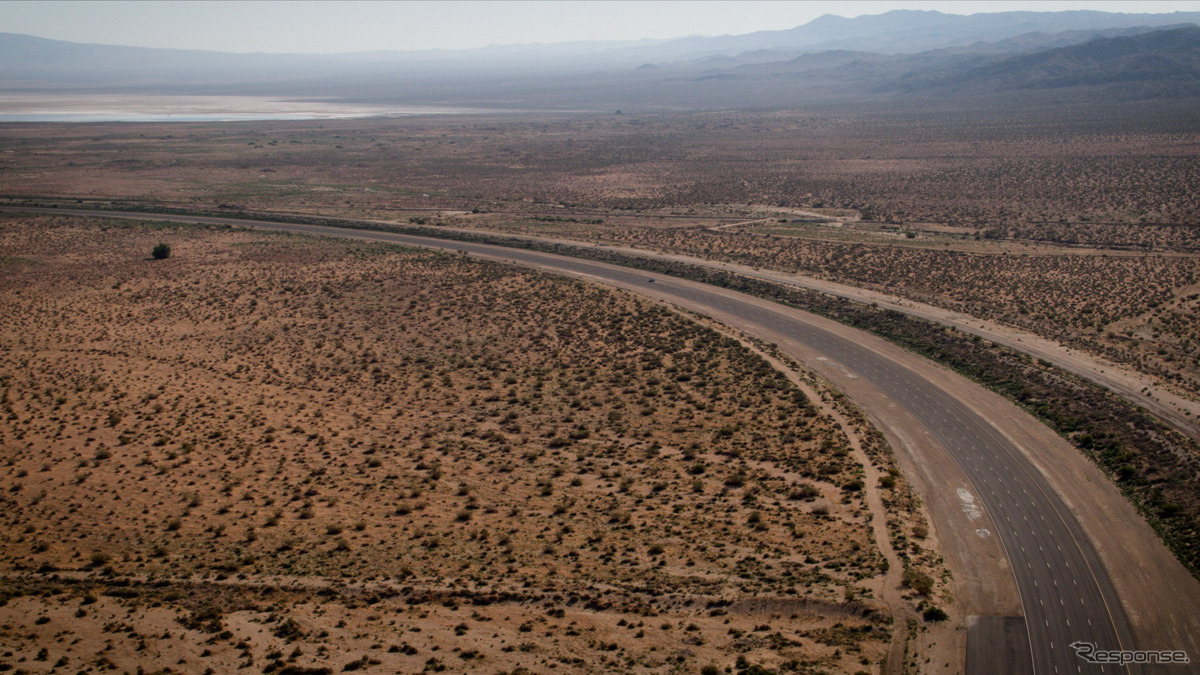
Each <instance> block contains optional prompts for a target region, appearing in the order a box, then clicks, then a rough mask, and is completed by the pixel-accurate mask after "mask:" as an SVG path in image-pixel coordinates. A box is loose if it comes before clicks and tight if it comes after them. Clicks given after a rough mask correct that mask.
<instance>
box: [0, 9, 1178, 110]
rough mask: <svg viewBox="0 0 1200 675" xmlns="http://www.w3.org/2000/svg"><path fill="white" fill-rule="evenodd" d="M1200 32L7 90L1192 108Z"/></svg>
mask: <svg viewBox="0 0 1200 675" xmlns="http://www.w3.org/2000/svg"><path fill="white" fill-rule="evenodd" d="M1196 24H1200V12H1187V13H1183V12H1177V13H1174V14H1114V13H1105V12H1090V11H1083V12H1079V11H1077V12H1001V13H993V14H975V15H970V16H958V15H951V14H943V13H941V12H927V11H908V10H902V11H893V12H887V13H885V14H880V15H874V16H862V17H857V18H853V19H846V18H842V17H836V16H828V15H827V16H824V17H821V18H820V19H817V20H815V21H813V22H811V23H809V24H806V25H804V26H798V27H795V28H791V29H787V30H779V31H763V32H758V33H750V34H747V35H727V36H720V37H690V38H681V39H677V40H644V41H635V42H614V43H606V42H587V43H561V44H553V45H512V46H494V47H488V48H485V49H477V50H459V51H436V50H435V51H423V52H387V51H384V52H364V53H354V54H336V55H306V54H232V53H220V52H206V51H191V50H172V49H146V48H139V47H119V46H108V45H87V44H76V43H69V42H60V41H55V40H46V39H42V38H36V37H31V36H27V35H14V34H0V89H3V90H7V91H10V92H26V93H28V92H37V91H56V92H61V91H90V92H121V91H136V92H142V93H179V94H184V93H186V94H235V95H236V94H255V95H264V96H287V97H321V98H338V99H342V100H347V101H357V102H386V103H397V104H403V103H411V104H436V105H454V106H481V107H497V108H514V107H517V108H563V109H597V110H603V109H623V110H626V111H632V110H651V109H660V110H661V109H666V110H679V109H728V108H768V107H780V106H794V105H802V104H807V103H819V102H828V101H859V100H876V99H888V98H891V99H895V98H905V97H908V98H913V97H915V98H921V97H946V96H974V95H980V94H992V93H995V92H1002V91H1010V90H1026V91H1030V90H1043V91H1054V90H1066V89H1079V90H1084V89H1088V90H1089V91H1093V93H1094V92H1097V91H1101V90H1103V92H1107V93H1113V92H1117V93H1119V94H1120V95H1121V96H1122V97H1125V98H1129V97H1135V98H1136V97H1158V96H1190V95H1195V94H1196V93H1197V81H1198V76H1197V73H1198V58H1197V50H1198V45H1197V43H1198V35H1200V26H1197V25H1196ZM1118 90H1119V92H1118ZM1089 95H1092V94H1089Z"/></svg>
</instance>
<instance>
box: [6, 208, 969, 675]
mask: <svg viewBox="0 0 1200 675" xmlns="http://www.w3.org/2000/svg"><path fill="white" fill-rule="evenodd" d="M158 241H167V242H169V243H170V244H171V246H172V248H173V255H172V256H171V257H170V258H169V259H167V260H158V261H154V260H149V259H147V254H148V252H149V250H150V249H151V247H152V246H153V245H154V244H155V243H156V242H158ZM0 250H2V251H3V252H4V256H3V258H2V260H0V264H2V265H3V267H4V271H5V274H4V276H3V282H2V283H0V302H2V303H3V305H4V306H5V307H6V308H8V309H9V310H10V311H7V312H5V313H4V316H5V323H4V324H3V328H2V330H0V339H2V340H3V342H4V349H3V350H0V352H2V353H3V357H2V358H3V361H0V381H2V392H3V397H2V401H3V405H4V418H3V420H2V421H0V433H2V439H3V443H2V444H0V448H2V449H3V452H4V456H3V457H2V458H0V459H2V466H0V484H2V486H3V488H4V489H3V492H2V493H0V494H2V495H3V497H0V499H3V503H4V508H3V509H2V512H3V514H4V515H3V520H2V527H0V571H2V572H3V574H4V575H5V582H4V585H3V591H2V593H0V603H2V604H0V663H2V664H5V665H7V666H11V667H13V668H20V669H23V670H27V671H29V672H47V671H50V670H56V669H57V670H61V669H63V668H70V669H71V670H80V669H87V668H94V669H106V668H115V669H119V670H130V671H132V670H135V669H137V668H138V667H141V668H143V669H144V670H145V671H147V672H155V671H159V672H165V671H166V669H168V668H170V669H171V670H173V671H175V672H231V671H235V670H247V671H248V672H249V671H253V672H264V671H270V672H328V671H322V670H321V669H329V670H331V671H342V670H354V669H359V668H363V669H368V670H370V669H387V670H390V671H396V670H400V671H402V672H416V671H421V670H433V671H436V670H439V669H442V668H446V669H449V670H452V671H455V672H461V671H464V670H468V671H472V672H474V671H479V672H489V673H490V672H497V671H507V672H519V671H520V669H522V668H526V669H528V670H529V671H532V672H548V671H554V672H596V671H612V672H630V671H647V672H669V671H674V670H678V669H682V670H685V671H690V672H695V671H696V670H699V669H700V668H701V666H704V665H708V664H715V665H717V666H719V667H721V668H726V667H728V668H731V669H744V668H748V667H749V666H751V665H753V664H762V665H765V666H769V667H784V668H792V669H801V670H805V669H807V670H810V671H813V672H817V671H821V670H825V671H830V672H855V671H858V670H861V671H863V672H868V673H871V672H879V671H880V669H882V668H883V667H884V664H885V663H891V664H892V666H891V667H893V668H894V661H890V662H889V661H888V656H889V654H890V653H894V651H895V650H894V649H893V647H892V645H893V644H894V643H893V638H894V637H898V638H899V639H900V640H901V642H900V644H902V645H904V644H905V643H907V648H908V653H909V655H910V656H911V654H912V653H914V652H918V650H919V644H918V643H917V642H908V640H907V636H906V635H904V634H900V635H896V632H895V631H893V629H892V628H893V620H894V618H895V617H897V616H904V617H910V616H912V615H914V613H915V612H916V611H917V609H916V608H917V607H919V606H922V605H923V604H924V603H926V602H930V601H934V602H945V601H947V600H948V599H949V598H950V596H949V595H948V593H949V592H950V591H949V587H947V586H945V585H944V584H943V582H942V580H941V578H942V575H941V574H940V573H939V572H938V571H937V570H938V567H937V560H938V557H939V556H938V553H937V548H936V547H937V543H936V540H934V539H933V538H931V537H929V534H928V533H923V534H922V533H921V532H919V530H920V528H921V527H922V523H923V522H924V520H923V519H924V516H922V515H921V512H920V510H919V508H918V507H917V506H916V500H915V498H914V497H913V496H912V492H911V489H910V488H909V487H908V485H907V483H906V482H904V480H903V477H901V476H899V475H897V474H895V473H894V467H895V465H894V464H893V463H892V462H893V460H892V459H891V457H890V454H889V453H888V452H887V450H886V446H885V445H883V444H882V443H881V442H880V441H879V440H878V439H877V438H876V437H874V436H871V435H870V434H869V433H868V432H866V431H864V430H863V429H864V423H863V421H862V419H861V418H859V417H854V416H852V411H851V410H850V409H844V408H839V409H836V410H834V409H830V408H828V407H827V406H826V399H829V400H834V398H835V397H833V395H832V394H831V393H830V392H829V391H828V390H827V389H826V388H824V387H823V386H822V385H820V383H819V382H818V381H817V380H814V379H812V377H811V375H810V374H808V373H807V371H805V370H803V369H797V368H795V367H793V370H792V371H791V372H792V376H793V378H795V379H793V380H789V379H788V378H787V377H785V376H784V375H782V374H779V373H778V372H777V371H775V370H773V369H772V366H771V364H770V363H769V362H768V361H766V360H764V359H763V358H762V357H761V356H758V355H755V354H754V353H753V352H752V351H750V350H748V349H746V348H745V347H743V346H741V345H739V344H738V343H737V342H736V341H734V340H731V339H729V338H727V337H724V336H722V335H721V334H720V333H717V332H716V331H714V330H712V329H709V328H705V327H703V326H701V325H698V324H697V323H695V322H694V321H692V320H690V319H688V318H686V317H684V316H681V315H680V314H678V313H676V312H674V311H671V310H667V309H665V308H662V307H661V306H659V305H655V304H653V303H650V302H647V301H644V300H637V299H635V298H633V297H631V296H629V295H626V294H624V293H620V292H616V291H611V290H604V289H597V288H593V287H589V286H586V285H582V284H579V283H578V282H573V281H570V280H564V279H558V278H553V277H548V276H545V275H542V274H539V273H536V272H531V271H523V270H519V269H516V268H512V267H508V266H500V265H495V264H490V263H481V262H477V261H470V260H465V259H462V258H460V257H455V256H447V255H444V254H442V255H439V254H434V253H429V252H414V251H404V250H401V249H396V248H393V247H387V246H377V245H370V244H357V243H347V242H335V241H328V240H314V239H308V238H301V237H294V236H285V235H279V234H270V233H262V232H247V231H229V230H226V229H223V228H190V227H175V226H161V227H154V226H151V227H146V226H132V225H129V224H124V223H112V222H97V223H89V222H87V221H81V220H78V219H70V218H43V219H27V218H4V219H0ZM797 383H799V384H797ZM889 469H890V471H889ZM885 474H886V475H888V476H891V477H892V478H893V481H891V483H890V485H889V486H883V487H881V486H882V483H883V481H882V476H884V475H885ZM872 479H873V480H872ZM868 481H870V482H869V484H868ZM877 484H878V485H877ZM881 509H882V510H881ZM883 520H886V523H887V526H886V528H884V529H883V530H881V529H880V528H881V521H883ZM884 532H886V533H888V534H889V536H890V535H891V534H892V533H903V534H906V535H907V537H908V538H909V539H910V540H913V537H914V536H917V535H921V536H924V537H929V538H927V539H924V540H923V544H922V546H921V547H920V554H919V555H917V554H915V553H914V551H910V550H907V549H905V550H904V552H903V555H902V556H901V555H900V552H899V551H891V550H890V548H889V547H890V544H889V543H888V542H889V539H887V538H884V537H882V535H883V533H884ZM898 556H899V557H898ZM900 559H902V560H903V563H902V566H904V565H906V566H909V567H912V568H914V570H916V571H918V572H920V571H922V570H923V572H922V573H924V574H927V575H928V576H929V577H930V580H931V582H932V585H931V589H930V590H928V591H926V592H927V593H929V594H930V595H929V596H927V595H923V594H922V593H921V592H918V591H916V590H913V589H912V588H908V587H904V586H903V585H901V586H899V587H898V586H897V583H896V582H897V577H896V574H897V565H896V564H895V561H896V560H900ZM885 568H886V571H885ZM901 584H903V580H902V581H901ZM289 669H290V670H289ZM303 669H309V670H308V671H305V670H303Z"/></svg>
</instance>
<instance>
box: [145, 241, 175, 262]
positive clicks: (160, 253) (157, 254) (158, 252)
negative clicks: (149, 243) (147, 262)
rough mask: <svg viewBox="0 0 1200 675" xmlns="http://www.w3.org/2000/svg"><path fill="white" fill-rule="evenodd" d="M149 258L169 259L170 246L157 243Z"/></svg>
mask: <svg viewBox="0 0 1200 675" xmlns="http://www.w3.org/2000/svg"><path fill="white" fill-rule="evenodd" d="M150 256H151V257H153V258H154V259H155V260H166V259H167V258H170V257H171V246H170V245H169V244H166V243H163V242H159V243H158V244H157V245H156V246H155V247H154V248H153V249H152V250H151V251H150Z"/></svg>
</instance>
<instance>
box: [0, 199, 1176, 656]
mask: <svg viewBox="0 0 1200 675" xmlns="http://www.w3.org/2000/svg"><path fill="white" fill-rule="evenodd" d="M3 210H8V209H3ZM21 210H22V211H26V212H28V211H33V210H34V209H21ZM50 212H52V213H55V214H58V215H86V216H101V215H103V216H123V217H128V218H137V219H142V220H171V221H178V222H191V223H195V222H201V223H210V224H229V225H236V226H244V227H252V228H259V229H271V230H286V231H291V232H300V233H307V234H316V235H325V236H339V237H353V238H356V239H364V240H370V241H380V242H388V243H397V244H408V245H414V246H421V247H426V248H434V249H441V250H447V251H452V252H466V253H468V254H470V255H473V256H477V257H483V258H487V259H494V260H503V261H508V262H515V263H519V264H522V265H527V266H532V267H535V268H538V269H541V270H546V271H550V272H554V273H558V274H566V275H570V276H574V277H578V278H584V279H588V280H592V281H597V282H601V283H605V284H608V285H612V286H616V287H619V288H623V289H626V290H631V291H634V292H636V293H640V294H643V295H648V296H650V297H653V298H655V299H659V300H663V301H667V302H670V303H673V304H675V305H677V306H680V307H683V308H685V309H688V310H692V311H695V312H697V313H701V314H705V315H708V316H712V317H713V318H716V319H717V320H719V321H722V322H724V323H727V324H730V325H732V326H733V327H735V328H737V329H739V330H742V331H744V332H747V333H749V334H751V335H754V336H756V337H759V338H761V339H765V340H767V341H769V342H772V343H774V344H776V345H777V346H778V347H779V348H780V349H781V350H782V351H783V352H785V353H788V354H789V355H791V356H794V357H796V358H797V359H799V360H800V361H802V362H804V363H806V365H808V366H810V367H812V368H813V369H814V370H816V371H817V372H818V373H820V374H821V375H823V376H825V377H826V378H827V379H829V380H830V381H831V382H833V384H834V385H835V386H837V387H838V388H839V389H841V390H842V391H844V392H845V393H846V394H847V395H848V396H849V397H850V398H851V399H852V400H854V401H855V402H856V404H858V405H859V406H860V407H862V408H863V409H864V410H865V411H866V412H867V413H868V415H869V416H870V417H871V419H872V420H873V421H874V422H875V423H876V424H877V426H879V427H880V428H881V430H882V431H883V432H884V434H885V436H887V437H888V440H889V441H890V442H891V443H892V445H893V447H894V448H895V449H896V450H897V454H898V455H899V456H900V458H901V459H902V467H903V468H905V472H906V473H909V474H911V473H912V472H913V471H915V472H916V473H917V474H919V475H912V476H911V477H912V478H913V479H914V482H915V483H916V484H917V486H918V489H919V490H920V492H921V493H922V497H923V498H924V499H925V501H926V502H927V503H928V504H929V506H930V510H931V515H932V517H933V522H934V526H935V529H936V530H937V531H938V534H939V538H940V539H941V540H942V541H943V543H946V542H951V545H950V546H951V548H955V549H956V550H955V551H948V553H947V561H948V563H949V564H950V567H951V569H952V570H953V571H954V572H955V574H956V576H960V575H961V577H962V578H963V579H964V581H963V583H964V584H965V585H966V586H970V585H971V583H972V582H971V581H970V579H972V578H980V579H983V580H984V581H987V580H988V579H989V578H990V577H996V578H995V579H992V580H991V582H989V583H994V584H998V585H999V586H1001V587H1003V586H1005V585H1010V586H1011V585H1015V589H1016V594H1017V599H1018V600H1019V602H1018V603H1017V605H1016V606H1015V607H1013V606H1010V605H1006V604H1005V603H1004V602H1003V601H1002V599H1001V600H994V599H991V598H990V596H988V594H987V593H980V594H978V597H973V596H972V593H973V591H972V590H971V589H970V588H966V589H964V591H963V594H964V599H963V602H962V603H960V606H959V607H957V609H958V611H960V612H961V611H963V609H966V610H967V611H970V612H971V613H972V614H977V615H981V617H982V618H983V619H984V620H980V621H973V622H972V627H971V628H970V629H969V630H968V632H967V645H966V654H967V658H966V663H967V664H968V665H967V667H968V669H969V670H970V671H971V672H970V673H969V675H991V674H1004V673H1014V674H1015V673H1036V674H1038V675H1042V674H1051V673H1131V674H1132V673H1142V672H1145V673H1158V672H1163V673H1179V672H1193V671H1190V670H1189V668H1191V669H1194V668H1195V663H1194V662H1193V664H1192V666H1182V667H1180V666H1141V665H1137V664H1132V665H1126V666H1117V665H1096V664H1091V663H1088V662H1087V661H1085V660H1083V659H1081V658H1080V657H1079V656H1078V655H1077V654H1076V650H1075V649H1073V648H1072V647H1071V645H1072V643H1078V642H1087V643H1091V644H1093V645H1095V647H1096V649H1100V650H1132V649H1135V648H1143V649H1145V648H1155V649H1166V648H1174V649H1188V650H1194V649H1196V647H1195V645H1194V644H1192V642H1194V641H1195V640H1198V639H1200V624H1197V621H1198V619H1197V615H1200V584H1197V582H1196V580H1195V579H1194V578H1192V577H1191V576H1190V575H1188V574H1186V571H1184V572H1183V573H1182V574H1180V571H1182V570H1183V568H1182V566H1181V565H1178V563H1177V562H1175V561H1174V559H1173V558H1171V557H1170V554H1169V553H1168V552H1167V551H1166V548H1165V547H1164V546H1162V544H1161V543H1159V542H1158V541H1157V540H1156V539H1154V537H1153V535H1152V533H1151V534H1150V535H1149V538H1147V532H1149V527H1148V526H1146V525H1145V524H1144V523H1143V522H1142V521H1141V520H1140V519H1137V518H1134V520H1132V521H1131V520H1130V519H1129V518H1128V517H1125V516H1122V517H1121V518H1117V517H1115V516H1112V512H1113V511H1114V510H1116V511H1120V510H1121V509H1122V508H1124V509H1126V510H1130V509H1131V508H1132V507H1129V506H1128V504H1127V503H1124V501H1123V500H1121V501H1120V502H1119V503H1118V502H1113V501H1112V500H1113V497H1112V495H1113V494H1116V495H1117V497H1116V498H1117V499H1118V500H1120V495H1119V493H1116V491H1115V490H1114V489H1113V488H1112V486H1111V485H1110V484H1108V482H1107V481H1106V480H1105V479H1104V478H1103V476H1101V475H1100V474H1099V473H1098V472H1096V471H1095V470H1094V467H1092V469H1091V473H1086V472H1087V471H1088V469H1087V468H1086V467H1085V468H1084V469H1081V471H1084V472H1085V474H1080V475H1085V480H1087V481H1092V480H1096V477H1097V476H1099V479H1098V481H1102V482H1103V484H1101V482H1096V483H1095V485H1092V486H1087V487H1086V489H1080V487H1079V486H1078V485H1071V484H1070V483H1071V482H1072V480H1071V479H1069V478H1068V479H1064V478H1063V476H1070V475H1075V474H1070V471H1068V470H1067V469H1064V468H1062V467H1063V466H1067V465H1070V466H1072V467H1073V466H1076V465H1077V464H1078V462H1079V461H1080V460H1082V461H1083V462H1084V463H1085V464H1086V460H1083V459H1082V457H1079V456H1077V455H1078V453H1077V452H1074V451H1073V449H1070V447H1069V446H1066V447H1067V448H1068V450H1067V451H1066V452H1069V453H1073V455H1075V456H1067V455H1065V454H1061V453H1059V454H1052V455H1045V456H1041V455H1037V454H1035V453H1036V452H1038V451H1039V450H1038V448H1031V447H1030V446H1031V445H1033V444H1034V443H1035V442H1041V441H1030V440H1029V439H1031V438H1035V439H1051V440H1047V441H1045V443H1049V444H1053V442H1054V441H1053V440H1052V439H1055V438H1057V437H1055V436H1052V435H1051V436H1046V435H1045V434H1044V433H1043V432H1044V431H1046V430H1045V428H1044V427H1043V426H1042V425H1040V423H1039V422H1037V421H1036V420H1034V419H1033V418H1032V417H1029V416H1028V415H1026V414H1025V413H1021V412H1019V411H1016V409H1015V408H1013V409H1012V411H1008V412H1004V413H1000V412H995V410H999V408H1000V407H1001V404H999V403H995V402H992V399H991V398H988V396H991V395H990V394H985V393H983V392H982V388H980V387H977V386H976V385H974V384H970V383H967V382H966V381H965V380H961V378H959V379H960V380H961V382H959V383H957V384H953V386H952V385H950V384H947V383H948V382H951V381H952V380H953V379H954V378H956V377H957V376H952V375H951V374H948V373H945V372H944V371H942V370H940V369H938V368H937V367H936V366H934V365H932V364H929V363H928V362H924V363H921V362H922V361H923V360H922V359H920V358H919V357H917V356H915V355H913V354H910V353H908V352H905V351H903V350H900V349H899V348H897V347H895V346H894V345H890V344H888V343H885V342H883V341H882V340H879V339H878V338H875V337H874V336H871V335H868V334H866V333H863V332H861V331H857V330H854V329H850V328H847V327H844V326H840V325H839V324H835V323H833V322H831V321H828V320H826V319H823V318H821V317H816V316H814V315H811V314H808V313H806V312H802V311H799V310H793V309H791V308H787V307H784V306H781V305H777V304H774V303H770V302H767V301H764V300H761V299H758V298H753V297H751V296H747V295H743V294H739V293H735V292H732V291H728V290H725V289H720V288H716V287H712V286H706V285H703V284H699V283H694V282H689V281H683V280H680V279H676V278H672V277H668V276H661V275H655V274H649V273H645V272H640V271H636V270H632V269H629V268H623V267H619V266H615V265H608V264H603V263H595V262H589V261H585V260H580V259H575V258H569V257H563V256H558V255H552V254H547V253H540V252H535V251H527V250H521V249H512V248H504V247H498V246H490V245H483V244H473V243H466V242H458V241H446V240H438V239H432V238H425V237H414V236H408V235H399V234H391V233H384V232H375V231H369V230H347V229H341V228H328V227H319V226H310V225H293V224H283V223H267V222H259V221H239V220H235V219H221V218H203V217H191V216H163V215H148V214H135V213H129V214H115V213H110V212H93V211H86V210H79V211H74V210H67V209H53V210H50ZM963 387H968V388H974V389H963ZM976 390H978V391H976ZM964 391H966V392H969V395H964V394H963V393H962V392H964ZM981 400H982V401H985V404H984V405H981V404H979V401H981ZM1005 405H1007V404H1005ZM992 409H995V410H992ZM1014 411H1016V412H1014ZM1059 440H1061V439H1059ZM1055 447H1058V446H1055ZM1087 466H1090V465H1087ZM1070 470H1071V471H1074V470H1075V469H1070ZM939 472H940V473H939ZM938 476H962V477H963V478H964V480H965V484H963V485H958V486H954V485H949V484H942V480H946V481H950V480H951V479H950V478H945V479H940V478H938ZM956 487H957V496H958V497H960V498H962V500H964V501H962V502H961V503H960V502H957V501H956V500H955V497H954V496H953V495H949V496H948V495H947V493H949V492H950V491H951V490H954V489H955V488H956ZM964 492H965V493H964ZM1093 495H1097V496H1096V497H1093ZM976 498H977V499H978V502H979V507H980V508H979V509H978V510H979V511H981V512H982V515H980V514H979V513H971V514H970V516H971V517H970V518H969V519H964V517H963V512H964V511H968V512H969V511H971V509H970V508H965V507H964V505H966V506H970V503H969V502H971V501H972V500H973V499H976ZM1093 498H1094V499H1097V500H1101V501H1102V502H1103V503H1098V505H1093V504H1091V503H1089V502H1090V501H1091V500H1093ZM1104 500H1107V501H1104ZM1122 505H1123V506H1122ZM1093 513H1095V514H1097V515H1095V516H1094V517H1095V518H1096V519H1097V522H1095V523H1090V524H1089V526H1088V527H1085V524H1087V521H1088V519H1089V518H1092V517H1093V516H1092V514H1093ZM1122 513H1124V512H1122ZM1134 515H1135V516H1136V514H1134ZM1126 522H1132V523H1133V524H1132V525H1130V526H1129V527H1128V530H1129V532H1120V531H1113V530H1115V529H1117V527H1118V526H1117V525H1113V523H1118V524H1122V523H1126ZM1139 524H1140V528H1139ZM1120 527H1125V526H1124V525H1120ZM996 539H998V541H999V544H1000V546H999V547H998V548H997V550H999V551H1000V554H999V556H998V557H999V558H1000V560H999V562H998V564H997V565H995V566H991V565H992V563H991V562H985V560H984V559H985V558H986V557H987V556H988V555H989V554H988V552H987V551H988V549H987V548H986V547H987V546H992V547H996ZM955 541H958V542H960V544H953V542H955ZM1154 546H1157V547H1158V549H1161V550H1149V549H1150V548H1151V547H1154ZM973 547H977V548H973ZM958 549H961V550H958ZM977 552H978V553H977ZM976 555H978V556H980V557H978V558H976ZM1139 556H1140V557H1139ZM1163 556H1166V557H1167V558H1169V562H1164V561H1163V560H1162V557H1163ZM993 557H997V556H993ZM1145 560H1151V562H1150V563H1146V562H1145ZM1171 563H1174V565H1175V566H1176V567H1177V568H1178V569H1175V568H1173V567H1171ZM1130 565H1132V566H1135V567H1139V568H1140V569H1138V570H1135V571H1134V572H1135V573H1131V572H1130V570H1127V569H1124V568H1125V567H1127V566H1130ZM972 567H981V568H982V567H987V569H983V570H982V571H980V570H979V569H974V570H973V569H972ZM1163 570H1165V571H1163ZM1156 577H1157V578H1156ZM1164 577H1165V578H1164ZM1114 580H1116V581H1114ZM981 583H983V582H981ZM1118 584H1119V585H1120V587H1121V593H1120V594H1119V593H1118ZM984 585H986V584H984ZM1164 586H1166V587H1164ZM1003 595H1004V593H1003V592H1002V591H1000V592H997V596H996V597H999V598H1002V596H1003ZM993 600H994V601H993ZM1163 603H1165V604H1163ZM989 604H991V605H992V606H989ZM1021 617H1023V621H1022V620H1021ZM964 618H965V617H961V616H959V617H956V619H964ZM992 619H1002V620H999V621H997V620H992ZM1134 620H1136V623H1138V624H1139V625H1140V626H1141V630H1138V631H1135V625H1134V624H1135V621H1134ZM1164 626H1165V627H1167V629H1166V630H1164V629H1163V628H1162V627H1164ZM1155 631H1157V632H1155ZM1164 641H1165V642H1164ZM1180 641H1184V642H1186V644H1181V643H1180ZM1166 643H1170V644H1166ZM1189 655H1190V656H1192V657H1193V661H1194V659H1195V658H1197V657H1200V653H1196V652H1195V651H1189Z"/></svg>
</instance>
